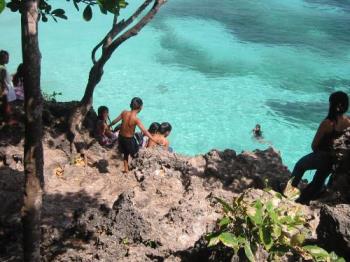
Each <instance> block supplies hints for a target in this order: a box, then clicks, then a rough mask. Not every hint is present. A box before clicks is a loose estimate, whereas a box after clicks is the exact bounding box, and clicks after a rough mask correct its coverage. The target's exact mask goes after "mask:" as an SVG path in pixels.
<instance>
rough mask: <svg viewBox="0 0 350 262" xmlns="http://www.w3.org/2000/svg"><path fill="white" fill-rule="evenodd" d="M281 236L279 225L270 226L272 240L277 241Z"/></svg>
mask: <svg viewBox="0 0 350 262" xmlns="http://www.w3.org/2000/svg"><path fill="white" fill-rule="evenodd" d="M281 234H282V229H281V227H280V226H279V225H276V224H274V225H272V232H271V235H272V237H273V238H274V239H277V238H279V237H280V236H281Z"/></svg>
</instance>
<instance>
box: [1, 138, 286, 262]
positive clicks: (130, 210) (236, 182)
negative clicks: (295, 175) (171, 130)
mask: <svg viewBox="0 0 350 262" xmlns="http://www.w3.org/2000/svg"><path fill="white" fill-rule="evenodd" d="M44 142H45V143H44V148H45V195H44V199H43V225H42V232H43V242H42V254H43V260H44V261H96V260H101V261H116V260H117V261H163V260H164V259H165V260H167V261H185V260H186V256H185V255H184V253H183V252H184V251H186V250H189V249H191V248H193V247H194V246H195V244H196V243H198V241H200V239H202V237H203V235H205V234H206V233H208V232H211V231H212V230H213V229H214V226H215V223H216V221H217V219H218V218H219V217H220V216H221V206H219V205H218V204H217V202H216V200H215V199H214V196H217V197H221V198H224V199H227V200H229V199H231V198H232V197H233V196H235V195H236V194H237V193H241V192H242V191H243V190H245V189H247V188H252V187H255V188H263V187H265V185H268V186H270V187H272V188H274V189H275V190H280V189H281V188H282V187H283V184H284V183H285V182H286V180H287V179H288V176H289V172H288V170H287V169H286V167H284V166H283V165H282V163H281V159H280V157H279V155H278V154H277V153H276V152H274V151H273V150H272V149H268V150H265V151H254V152H249V153H248V152H245V153H242V154H240V155H237V154H236V153H235V152H234V151H232V150H225V151H223V152H220V151H217V150H213V151H211V152H209V153H208V154H206V155H204V156H196V157H186V156H181V155H178V154H173V153H168V152H166V151H164V150H162V149H152V150H149V149H147V150H141V151H140V153H139V157H138V158H136V159H134V160H133V161H132V163H131V167H132V171H131V172H130V173H129V174H122V173H121V167H122V162H121V157H120V155H119V154H118V153H117V152H116V150H115V149H113V148H112V149H106V148H102V147H101V146H99V145H98V144H96V143H93V142H91V145H90V146H89V147H88V148H87V150H86V152H85V153H86V156H87V161H88V165H87V166H85V167H84V166H75V165H71V164H70V160H69V158H68V156H67V146H68V144H67V142H66V141H65V140H64V139H63V137H62V136H55V137H53V136H52V135H51V134H49V133H46V135H45V140H44ZM17 149H18V148H17V147H9V146H7V147H6V150H5V149H4V148H2V150H3V152H4V155H5V156H6V158H11V157H12V155H13V153H14V152H17V151H16V150H17ZM5 151H6V152H5ZM10 162H11V161H10ZM2 165H3V166H2V168H3V169H2V170H0V171H2V173H1V176H0V177H1V178H4V181H6V184H5V183H0V197H1V199H2V201H3V203H5V204H4V205H2V206H1V217H2V220H1V221H5V222H6V223H2V224H1V227H3V228H7V229H6V230H7V231H6V230H3V231H0V233H1V232H2V233H1V234H0V243H7V246H12V248H7V249H6V250H5V249H4V250H2V249H0V251H1V252H0V260H2V259H5V258H8V257H9V252H10V253H11V254H13V253H16V254H17V257H18V256H19V257H20V254H21V253H20V252H19V250H20V241H21V235H20V228H21V224H20V219H19V218H20V216H19V211H20V208H21V199H22V198H21V196H22V193H21V191H20V190H18V189H19V188H20V187H21V185H22V184H23V172H22V170H23V165H22V164H21V162H19V163H16V162H15V161H14V162H11V164H10V165H8V164H7V162H5V161H3V162H2ZM57 168H59V169H60V172H59V173H56V172H55V171H56V170H57ZM14 172H16V174H14ZM4 175H6V176H7V177H5V176H4ZM267 178H268V180H266V179H267ZM265 180H266V181H265ZM1 181H2V180H1ZM11 192H13V193H11ZM11 194H13V198H9V197H7V198H6V199H5V195H6V196H9V195H11ZM11 199H12V200H11ZM13 207H16V208H13ZM14 221H16V223H14ZM11 223H12V224H11ZM11 225H12V226H14V228H12V229H11V230H12V231H11V230H8V229H9V228H11ZM14 232H16V233H14ZM11 235H12V236H13V235H18V238H17V239H12V238H11ZM1 241H2V242H1ZM11 241H13V245H9V243H11ZM15 250H17V252H15ZM11 254H10V257H11ZM13 258H15V256H13ZM13 261H15V259H14V260H13Z"/></svg>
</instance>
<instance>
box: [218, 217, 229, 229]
mask: <svg viewBox="0 0 350 262" xmlns="http://www.w3.org/2000/svg"><path fill="white" fill-rule="evenodd" d="M230 223H231V219H230V218H229V217H226V216H225V217H223V218H222V219H221V220H220V221H219V226H220V228H226V227H227V225H228V224H230Z"/></svg>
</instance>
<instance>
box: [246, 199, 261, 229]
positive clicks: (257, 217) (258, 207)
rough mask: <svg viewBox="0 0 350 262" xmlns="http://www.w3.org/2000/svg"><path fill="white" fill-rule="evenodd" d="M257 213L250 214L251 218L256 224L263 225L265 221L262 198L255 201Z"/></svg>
mask: <svg viewBox="0 0 350 262" xmlns="http://www.w3.org/2000/svg"><path fill="white" fill-rule="evenodd" d="M254 208H255V214H254V216H252V215H250V216H249V218H250V220H251V221H252V223H253V224H255V225H261V224H262V223H263V205H262V203H261V201H260V200H257V201H255V204H254Z"/></svg>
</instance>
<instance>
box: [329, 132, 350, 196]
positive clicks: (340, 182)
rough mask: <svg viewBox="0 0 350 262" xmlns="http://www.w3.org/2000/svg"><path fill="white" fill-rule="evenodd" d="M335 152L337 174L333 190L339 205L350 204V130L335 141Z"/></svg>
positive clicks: (334, 177) (334, 178)
mask: <svg viewBox="0 0 350 262" xmlns="http://www.w3.org/2000/svg"><path fill="white" fill-rule="evenodd" d="M333 152H334V156H335V160H336V166H335V167H336V172H335V174H334V176H333V184H332V187H331V189H332V191H333V192H334V195H335V196H336V197H337V199H336V202H337V203H350V195H349V191H350V128H348V129H347V130H346V131H345V133H344V134H343V135H342V136H341V137H340V138H338V139H337V140H335V142H334V146H333Z"/></svg>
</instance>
